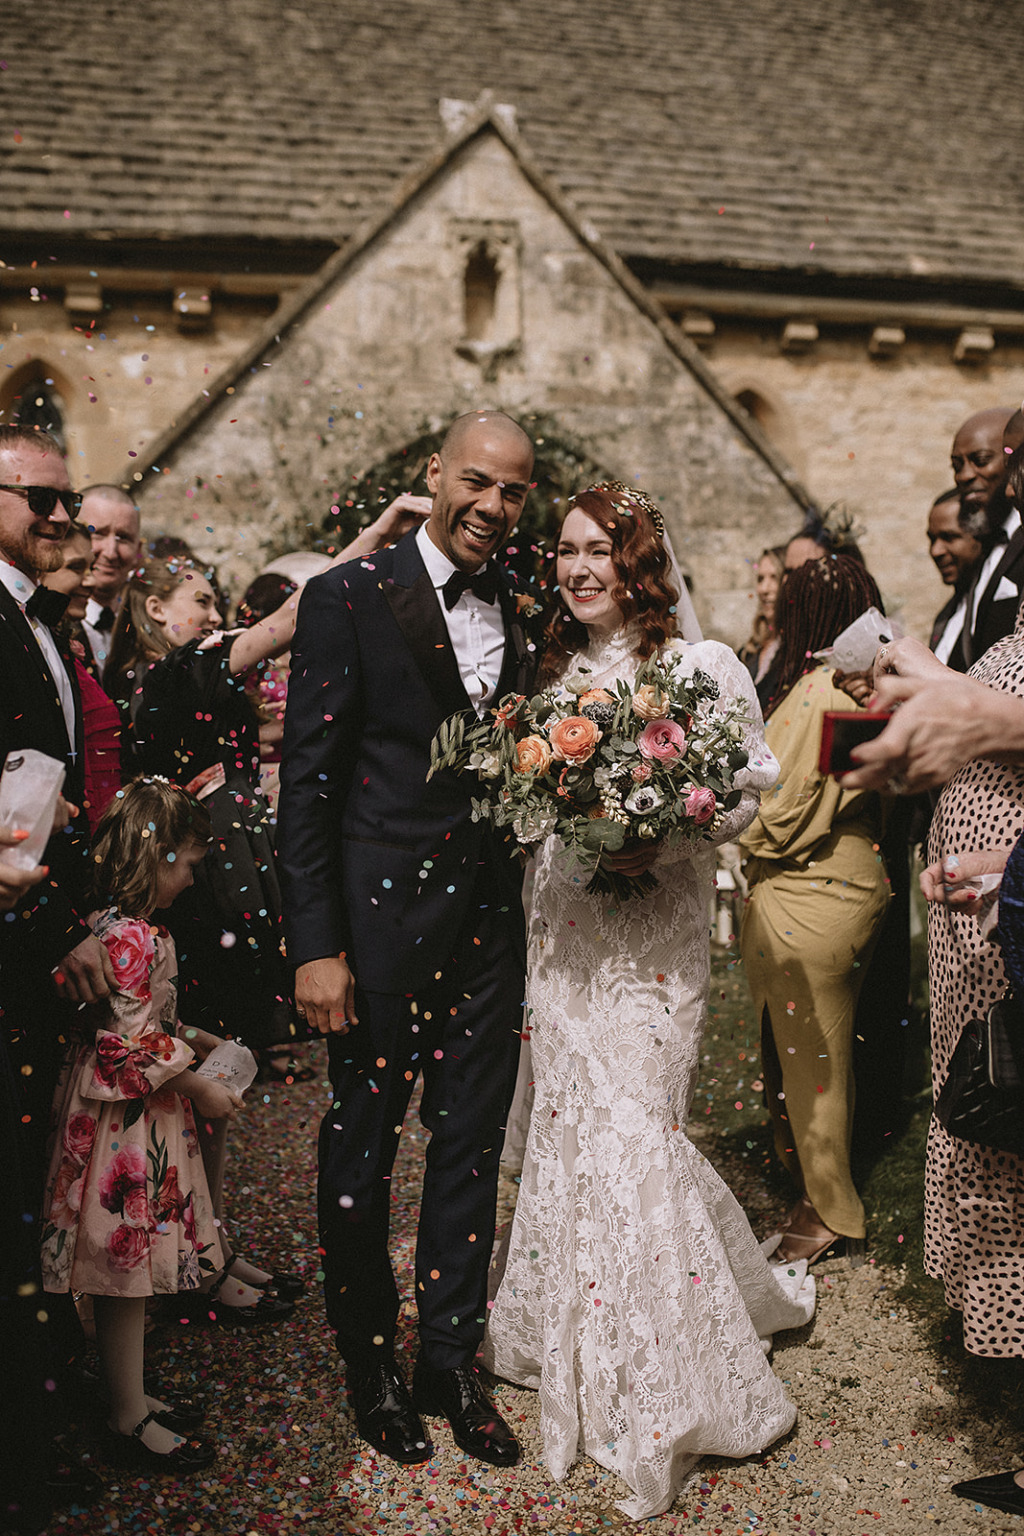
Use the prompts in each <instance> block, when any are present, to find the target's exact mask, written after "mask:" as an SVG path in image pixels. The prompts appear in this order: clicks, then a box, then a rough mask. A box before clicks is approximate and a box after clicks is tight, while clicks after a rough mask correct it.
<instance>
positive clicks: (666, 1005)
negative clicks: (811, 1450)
mask: <svg viewBox="0 0 1024 1536" xmlns="http://www.w3.org/2000/svg"><path fill="white" fill-rule="evenodd" d="M557 559H558V566H557V572H558V584H559V591H560V599H561V602H560V608H559V611H558V613H557V614H556V616H555V618H554V620H553V621H552V623H551V624H550V625H549V628H548V649H547V651H546V654H545V662H544V668H543V671H542V676H541V683H542V684H544V685H551V684H553V683H554V682H556V681H557V679H558V678H560V677H561V678H569V677H572V678H573V680H574V686H575V683H576V680H578V679H581V678H582V677H586V679H587V683H588V685H589V686H591V687H593V688H602V687H609V686H610V685H613V684H614V683H615V682H616V681H618V680H619V679H625V680H626V681H628V682H630V683H631V682H632V681H633V679H634V677H635V675H636V672H637V669H638V667H639V666H640V664H641V662H642V661H644V660H646V659H647V658H648V657H650V656H651V655H652V654H654V653H655V652H656V651H657V652H665V651H678V652H681V653H682V656H683V658H684V659H683V665H684V667H685V668H686V669H687V670H689V671H691V672H692V671H693V670H695V669H697V668H700V669H701V670H702V671H703V672H704V673H707V674H711V675H712V676H713V677H714V679H715V680H716V681H717V683H718V685H719V688H720V690H721V694H722V695H723V696H725V697H727V698H730V699H739V700H741V701H742V702H743V703H744V705H746V707H747V709H748V712H749V717H750V724H749V727H748V728H747V732H746V741H745V743H744V745H745V746H746V748H747V751H748V753H749V766H748V767H747V768H746V769H745V770H743V771H742V772H741V774H740V775H739V776H738V779H737V784H738V785H739V786H740V787H742V788H743V795H742V799H741V802H740V804H739V805H738V806H737V807H736V809H735V810H733V811H731V812H729V813H728V814H727V815H725V816H723V817H721V818H720V819H719V820H718V821H717V822H716V823H715V826H714V833H713V836H712V837H711V838H709V839H708V840H707V841H706V842H705V843H703V844H701V845H700V846H699V847H698V848H696V849H694V848H692V847H690V846H678V847H671V848H666V847H659V846H658V845H654V847H653V848H652V847H651V846H650V845H648V844H642V845H640V847H639V848H638V849H636V848H635V849H630V848H629V847H628V845H627V848H626V849H624V850H623V851H622V852H621V853H619V854H616V855H613V856H611V858H610V860H609V862H610V863H612V864H613V865H614V866H615V867H616V868H618V869H620V870H621V871H623V872H624V873H627V874H640V873H642V872H643V871H644V870H645V869H648V868H650V869H652V870H653V872H654V874H655V875H656V877H657V879H658V882H659V883H658V886H657V889H656V890H654V891H652V892H651V893H650V894H649V895H647V896H645V897H643V898H634V899H633V900H631V901H626V902H623V903H622V904H621V905H619V904H617V903H616V902H615V901H614V900H613V899H612V898H610V897H608V896H600V895H590V894H588V893H587V891H586V889H585V884H584V881H585V877H583V879H582V880H581V879H579V878H576V877H574V876H572V875H570V874H567V873H566V872H565V870H564V868H563V866H562V864H561V863H560V861H559V860H558V858H557V857H556V849H557V844H556V841H555V839H554V838H550V839H549V840H548V842H547V843H546V844H545V845H544V847H543V849H542V851H541V853H540V856H539V860H538V868H537V877H536V886H535V891H534V900H533V911H532V916H531V923H530V950H529V956H530V958H529V981H528V989H527V990H528V996H527V1001H528V1006H529V1010H530V1020H529V1023H530V1029H531V1034H532V1045H533V1066H534V1077H535V1085H536V1087H535V1095H536V1096H535V1100H534V1107H533V1115H532V1119H531V1122H530V1133H529V1140H528V1143H527V1148H526V1156H525V1164H524V1168H523V1174H522V1184H521V1188H520V1194H519V1202H518V1205H517V1207H516V1213H515V1220H514V1224H513V1228H512V1234H511V1241H510V1244H509V1254H510V1257H509V1262H508V1267H507V1269H506V1272H505V1275H504V1279H503V1281H502V1284H501V1287H500V1289H499V1291H498V1295H497V1298H496V1300H495V1303H494V1307H493V1310H492V1312H491V1316H490V1321H489V1323H488V1327H487V1335H486V1338H485V1341H484V1353H483V1360H484V1364H485V1365H487V1366H488V1368H489V1369H490V1370H491V1371H493V1372H494V1374H495V1375H497V1376H501V1377H504V1378H506V1379H507V1380H509V1381H513V1382H517V1383H519V1384H520V1385H522V1386H528V1387H533V1388H537V1389H539V1391H540V1406H541V1430H542V1434H543V1438H544V1458H545V1461H546V1463H547V1466H548V1469H549V1470H550V1472H551V1473H552V1475H553V1476H554V1477H556V1478H561V1477H564V1475H565V1473H566V1472H567V1470H568V1468H569V1467H570V1465H571V1464H572V1462H573V1461H574V1460H575V1458H576V1455H577V1453H578V1452H579V1451H583V1452H585V1453H586V1454H587V1455H588V1456H590V1457H591V1458H592V1459H593V1460H594V1461H596V1462H599V1463H600V1464H601V1465H602V1466H604V1467H607V1468H609V1469H610V1470H611V1471H613V1472H615V1473H617V1475H618V1476H619V1477H620V1478H621V1479H622V1480H623V1481H624V1482H625V1483H627V1484H628V1486H629V1487H630V1489H631V1490H632V1493H633V1497H632V1499H630V1500H628V1501H624V1502H623V1503H622V1504H620V1505H619V1508H621V1509H622V1510H623V1511H624V1512H625V1513H626V1514H627V1515H629V1516H631V1517H632V1518H633V1519H641V1518H643V1517H645V1516H648V1515H654V1514H658V1513H660V1512H661V1511H662V1510H664V1509H667V1508H668V1506H669V1505H670V1504H671V1503H672V1501H673V1499H674V1498H675V1496H676V1494H677V1492H678V1491H679V1488H680V1486H681V1484H682V1483H683V1481H684V1479H685V1478H686V1476H687V1474H688V1473H689V1471H690V1469H691V1468H692V1467H693V1465H694V1463H695V1462H696V1461H697V1460H698V1458H699V1457H701V1456H703V1455H709V1454H711V1455H719V1456H735V1457H743V1456H750V1455H755V1454H757V1453H758V1452H760V1451H762V1450H764V1448H765V1447H766V1446H767V1445H769V1444H770V1443H771V1442H772V1441H773V1440H775V1439H776V1438H777V1437H778V1436H779V1435H782V1434H784V1433H785V1432H786V1431H787V1430H788V1429H789V1428H790V1427H791V1425H792V1424H793V1421H794V1419H795V1417H796V1409H795V1408H794V1406H793V1404H792V1403H791V1402H790V1401H789V1400H788V1399H787V1397H786V1395H785V1393H784V1391H783V1389H782V1387H781V1385H780V1383H779V1382H778V1381H777V1380H776V1378H775V1376H774V1375H773V1374H772V1371H771V1369H770V1367H769V1365H768V1362H767V1359H766V1352H767V1349H768V1347H769V1345H768V1341H769V1339H770V1336H771V1334H772V1333H774V1332H775V1331H776V1330H778V1329H781V1328H793V1327H798V1326H799V1325H800V1324H802V1323H805V1322H807V1321H808V1319H809V1318H810V1316H811V1314H812V1311H813V1306H814V1290H813V1281H810V1280H808V1279H805V1274H806V1266H805V1265H803V1264H801V1265H795V1266H792V1268H790V1269H789V1270H783V1269H782V1268H781V1266H780V1267H777V1268H775V1269H773V1268H772V1267H771V1266H770V1265H769V1264H768V1262H767V1260H766V1259H765V1258H764V1256H763V1255H762V1253H761V1250H760V1248H759V1247H758V1245H757V1242H756V1241H755V1239H754V1236H753V1233H752V1232H751V1230H750V1227H749V1226H748V1224H747V1221H746V1218H745V1217H744V1215H743V1212H742V1210H741V1209H740V1207H739V1205H738V1204H737V1202H736V1200H735V1199H734V1198H733V1196H732V1195H731V1194H730V1192H729V1190H728V1189H727V1188H726V1187H725V1185H724V1184H723V1183H722V1181H721V1179H720V1178H719V1177H718V1175H717V1174H716V1173H715V1171H714V1170H713V1169H712V1168H711V1166H710V1164H709V1163H707V1162H706V1161H705V1159H704V1157H703V1156H702V1155H701V1154H700V1152H698V1151H697V1149H696V1148H695V1147H694V1146H693V1144H692V1142H690V1141H689V1140H688V1138H687V1135H686V1123H687V1117H688V1115H689V1112H690V1102H691V1099H692V1097H693V1091H694V1085H695V1082H696V1078H697V1070H698V1061H699V1052H700V1045H701V1039H702V1036H703V1033H704V1025H705V1019H706V1014H707V996H708V985H709V975H710V960H709V946H708V912H709V898H710V894H711V889H712V881H713V876H714V851H713V847H712V844H713V843H717V842H723V841H726V840H727V839H730V838H734V837H735V836H736V835H737V834H738V833H739V832H740V831H741V830H742V829H743V827H745V826H746V825H747V823H748V822H749V821H751V820H752V819H753V817H754V816H755V815H756V813H757V807H758V800H759V796H758V793H757V791H758V790H759V789H760V788H765V787H767V786H769V785H771V784H772V783H774V781H775V778H776V776H777V773H778V768H777V765H776V763H775V760H774V758H773V757H772V756H771V753H770V752H769V751H768V749H767V748H766V746H765V743H764V736H763V726H762V721H761V714H760V711H759V709H758V706H757V702H756V698H755V695H754V691H753V687H752V684H751V681H750V676H749V673H748V672H747V671H746V668H745V667H744V666H743V665H742V663H741V662H739V661H737V659H736V657H735V656H734V655H733V654H732V652H731V651H729V650H728V649H727V648H726V647H725V646H723V645H719V644H717V643H716V642H714V641H700V642H698V643H696V644H686V643H684V641H682V640H680V639H677V638H675V633H676V620H675V605H676V603H677V602H678V603H680V604H682V603H685V602H688V599H686V598H685V595H684V594H682V593H677V592H676V591H675V590H674V589H673V587H672V586H671V585H670V582H671V566H670V556H669V553H668V552H667V550H666V546H665V542H664V529H663V523H662V518H661V513H660V511H659V509H658V508H657V506H655V504H654V503H653V502H652V501H651V500H650V499H649V498H648V497H647V496H646V495H645V494H644V492H642V491H638V490H631V489H629V488H627V487H626V486H623V485H619V484H618V483H616V482H610V483H607V484H603V485H598V486H594V487H592V488H591V489H590V490H587V491H583V492H582V493H581V494H580V495H578V496H577V497H575V498H574V500H573V501H572V502H571V503H570V509H569V512H568V514H567V516H566V518H565V521H564V523H563V525H562V531H561V535H560V538H559V542H558V556H557Z"/></svg>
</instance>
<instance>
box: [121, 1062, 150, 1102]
mask: <svg viewBox="0 0 1024 1536" xmlns="http://www.w3.org/2000/svg"><path fill="white" fill-rule="evenodd" d="M143 1060H144V1062H145V1064H146V1065H147V1066H148V1065H149V1063H150V1060H151V1057H149V1056H144V1057H143ZM120 1088H121V1097H122V1098H124V1099H144V1098H145V1097H146V1094H147V1093H148V1092H149V1083H148V1082H147V1080H146V1079H145V1078H144V1077H143V1075H142V1073H141V1072H140V1071H139V1068H138V1065H137V1063H136V1062H134V1061H126V1062H125V1064H124V1067H123V1069H122V1071H121V1077H120Z"/></svg>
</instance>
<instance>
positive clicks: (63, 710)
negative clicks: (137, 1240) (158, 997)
mask: <svg viewBox="0 0 1024 1536" xmlns="http://www.w3.org/2000/svg"><path fill="white" fill-rule="evenodd" d="M77 510H78V497H77V496H76V495H75V494H74V492H73V491H72V490H71V482H70V481H69V479H68V472H67V468H66V466H65V463H64V459H63V457H62V455H61V452H60V449H59V447H58V445H57V443H56V442H55V441H54V440H53V439H52V438H51V437H49V436H48V435H47V434H46V433H43V432H34V431H32V430H30V429H28V428H23V427H17V426H0V673H2V676H3V680H4V682H3V691H2V696H0V763H2V762H4V761H5V760H6V759H7V757H8V755H9V754H11V753H14V754H17V753H18V752H20V751H23V750H25V749H28V748H34V749H35V750H36V751H39V752H44V753H46V754H47V756H49V757H52V758H56V760H57V761H58V762H60V763H63V765H64V768H65V772H66V780H65V793H66V795H67V797H68V799H69V800H71V801H72V802H74V803H75V804H77V805H81V802H82V798H83V795H82V791H83V777H82V754H83V745H84V744H83V735H82V716H81V703H80V699H79V695H78V685H77V683H76V681H75V673H74V667H73V664H72V661H71V657H70V654H69V653H68V652H67V651H66V650H65V649H64V648H63V646H62V644H61V642H60V641H59V640H58V638H57V636H56V635H55V633H54V632H53V628H52V626H53V625H54V624H55V623H56V622H57V621H58V619H59V618H60V616H61V614H62V612H63V608H64V605H65V603H66V598H62V597H61V595H60V594H59V593H57V592H52V591H49V590H48V589H47V588H45V587H40V586H38V578H39V577H40V576H41V575H43V574H45V573H46V572H48V571H52V570H55V569H57V568H58V567H59V566H60V564H61V561H62V550H61V544H62V541H63V538H64V535H65V533H66V532H67V528H68V525H69V522H70V520H71V518H72V517H73V516H74V515H75V513H76V512H77ZM88 832H89V828H88V826H87V825H86V824H85V817H84V815H79V817H78V818H77V819H76V820H75V821H72V823H71V826H70V827H67V828H65V829H64V830H62V831H58V832H56V833H54V834H53V835H52V836H51V837H50V840H49V842H48V844H47V847H46V852H45V854H44V856H43V862H44V863H45V864H46V865H47V866H48V869H47V872H46V874H45V875H44V877H43V879H42V880H41V882H40V884H38V885H37V886H35V887H33V889H32V890H30V891H28V892H27V893H26V894H25V895H24V896H22V897H21V898H20V899H19V900H17V901H16V902H15V904H14V906H13V907H12V909H11V911H10V913H9V914H8V920H5V921H3V922H0V1014H2V1024H0V1028H2V1030H3V1037H2V1039H0V1071H3V1073H4V1079H5V1081H4V1088H5V1090H7V1091H5V1092H4V1094H3V1103H4V1123H3V1126H2V1136H3V1144H4V1166H5V1176H6V1177H7V1178H8V1180H9V1181H13V1184H12V1188H13V1190H14V1194H11V1192H10V1190H8V1198H7V1200H6V1201H5V1205H4V1218H3V1225H4V1226H6V1223H7V1222H10V1223H11V1227H12V1230H10V1231H8V1230H3V1231H0V1246H2V1250H3V1254H4V1260H3V1264H2V1265H0V1316H2V1318H3V1321H4V1326H5V1338H6V1341H7V1345H8V1346H9V1349H10V1351H11V1369H12V1371H13V1372H14V1376H13V1377H12V1380H14V1379H15V1377H16V1378H17V1380H18V1382H19V1388H20V1391H19V1393H15V1394H14V1395H13V1396H12V1395H11V1394H10V1393H8V1394H7V1397H8V1398H9V1399H10V1401H9V1403H7V1404H5V1408H4V1412H3V1413H2V1414H0V1425H2V1429H3V1433H2V1439H3V1444H4V1447H5V1449H6V1450H7V1451H8V1452H9V1453H10V1456H11V1461H10V1465H11V1467H12V1468H14V1469H16V1471H17V1473H18V1477H19V1479H20V1480H21V1481H22V1482H24V1489H23V1490H22V1489H21V1488H19V1494H21V1495H23V1496H24V1497H25V1499H26V1500H29V1501H32V1502H34V1501H35V1500H36V1497H37V1495H38V1497H39V1498H42V1499H44V1500H45V1497H46V1496H47V1493H48V1492H49V1493H50V1494H53V1495H54V1496H59V1494H60V1491H61V1486H62V1488H63V1493H64V1494H65V1495H69V1496H78V1497H82V1496H83V1493H84V1494H88V1492H89V1491H90V1480H89V1479H88V1478H85V1474H83V1473H82V1472H81V1470H80V1469H79V1470H77V1471H72V1472H71V1473H70V1474H68V1476H67V1477H66V1478H65V1479H64V1481H63V1483H62V1484H61V1478H60V1477H59V1476H58V1474H57V1472H56V1468H55V1467H54V1466H53V1465H52V1457H53V1453H54V1445H53V1441H52V1430H47V1431H46V1432H45V1433H44V1434H43V1436H42V1438H41V1436H40V1432H39V1426H40V1425H41V1424H42V1425H44V1426H45V1425H47V1424H49V1419H48V1418H47V1411H48V1407H49V1408H50V1409H52V1410H53V1411H54V1412H55V1413H56V1414H57V1416H58V1421H59V1418H60V1414H61V1411H62V1403H61V1397H62V1387H63V1377H62V1372H61V1370H60V1367H61V1366H62V1365H63V1364H64V1363H65V1361H66V1359H67V1357H68V1355H69V1354H70V1353H71V1352H73V1351H74V1349H75V1348H76V1347H77V1346H79V1344H80V1343H81V1329H80V1325H79V1324H78V1322H77V1318H76V1315H75V1311H74V1304H73V1299H72V1297H71V1296H70V1295H67V1296H50V1297H48V1298H47V1305H46V1309H45V1324H44V1336H43V1337H42V1338H40V1337H38V1329H39V1323H40V1319H41V1318H43V1314H42V1313H41V1312H40V1308H39V1305H38V1291H36V1292H33V1291H32V1289H31V1287H32V1286H33V1285H36V1286H39V1284H40V1282H39V1276H38V1271H37V1266H36V1257H37V1254H38V1238H37V1233H38V1228H37V1227H36V1225H35V1223H36V1222H37V1221H38V1217H39V1211H40V1208H41V1202H42V1192H43V1184H44V1181H45V1177H46V1134H47V1129H48V1123H49V1115H50V1107H51V1103H52V1099H53V1092H54V1087H55V1085H56V1079H57V1073H58V1070H59V1068H60V1064H61V1061H62V1058H63V1054H64V1048H65V1045H66V1043H67V1040H68V1039H69V1038H70V1037H71V1035H72V1031H73V1029H74V1027H75V1023H76V1005H77V1004H79V1003H91V1002H94V1001H96V1000H97V999H99V998H101V997H105V996H107V995H108V994H109V992H110V990H111V988H112V986H113V984H114V981H115V977H114V973H113V969H112V967H111V964H110V960H109V957H108V956H107V953H106V951H105V949H104V948H103V946H102V944H100V942H99V940H98V939H97V938H96V937H95V936H94V935H93V934H92V933H91V932H90V930H89V928H88V927H87V925H86V923H85V921H84V918H85V883H86V876H87V872H88V862H87V856H88ZM33 1234H36V1241H35V1242H34V1243H31V1252H27V1251H26V1243H27V1240H29V1239H31V1238H32V1236H33ZM8 1408H11V1409H12V1410H13V1415H12V1414H9V1413H8V1411H7V1410H8ZM26 1426H27V1428H26ZM47 1435H49V1436H50V1438H49V1439H47ZM40 1462H41V1466H38V1465H37V1464H38V1463H40ZM68 1478H70V1481H69V1480H68ZM83 1478H85V1480H84V1481H83ZM92 1481H95V1480H92ZM36 1482H38V1483H39V1487H38V1488H37V1487H35V1483H36ZM92 1491H93V1492H94V1491H95V1488H93V1489H92Z"/></svg>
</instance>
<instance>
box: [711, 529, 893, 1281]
mask: <svg viewBox="0 0 1024 1536" xmlns="http://www.w3.org/2000/svg"><path fill="white" fill-rule="evenodd" d="M870 607H876V608H880V607H881V599H880V597H879V593H878V588H877V586H876V585H875V583H874V581H873V579H872V578H871V576H870V575H869V574H868V572H867V570H866V569H865V567H864V565H863V564H862V563H861V562H860V561H859V560H856V559H854V558H852V557H851V556H849V555H826V556H825V557H824V558H823V559H820V560H809V561H808V562H807V563H806V564H805V565H802V566H799V567H798V568H797V569H796V570H790V571H788V572H787V573H786V576H785V577H784V579H783V583H782V586H781V589H780V591H779V605H778V615H779V629H780V632H781V636H782V639H781V645H780V650H779V674H778V682H777V685H776V692H775V695H774V697H773V698H772V699H771V700H770V702H769V704H768V708H767V710H766V712H765V713H766V718H767V726H766V732H765V734H766V737H767V741H768V745H769V746H770V748H771V750H772V751H773V752H774V754H775V756H776V757H777V758H778V760H779V766H780V769H781V773H780V776H779V781H778V783H777V784H776V785H775V787H774V789H773V790H772V791H771V792H770V793H769V794H767V795H766V796H765V797H764V801H763V803H762V805H761V811H760V815H759V816H758V817H757V820H756V821H754V822H753V823H752V825H751V826H749V827H748V828H747V830H746V832H745V833H744V834H743V837H742V838H741V840H740V842H741V846H742V848H743V850H744V853H745V855H746V863H745V866H744V867H745V872H746V875H747V879H748V881H749V883H750V898H749V901H748V904H747V909H746V912H745V914H744V919H743V930H742V936H741V947H742V953H743V964H744V968H745V970H746V973H747V981H748V983H749V985H750V990H751V993H752V995H753V998H754V1004H755V1007H756V1008H757V1010H758V1013H759V1014H760V1017H761V1028H762V1057H763V1064H764V1079H765V1085H766V1087H767V1090H768V1106H769V1109H770V1111H771V1116H772V1121H773V1124H774V1128H775V1149H776V1152H777V1153H778V1156H779V1158H780V1160H781V1161H782V1163H783V1164H784V1166H785V1167H786V1168H787V1169H788V1170H789V1172H790V1174H791V1175H792V1177H793V1180H794V1182H795V1184H796V1186H797V1189H798V1190H799V1194H800V1198H799V1199H798V1201H797V1203H796V1205H795V1206H794V1207H793V1209H792V1210H791V1211H790V1213H789V1216H788V1218H787V1220H786V1223H785V1226H784V1229H783V1233H782V1241H781V1244H780V1246H779V1248H778V1249H777V1250H776V1256H777V1257H778V1258H780V1259H781V1260H782V1261H783V1262H787V1261H791V1260H796V1259H806V1261H807V1262H808V1263H809V1264H813V1263H814V1262H815V1260H816V1259H819V1258H821V1257H822V1255H824V1254H825V1253H827V1252H829V1250H831V1249H833V1248H834V1247H836V1246H837V1245H838V1244H839V1242H840V1241H841V1240H843V1239H845V1240H846V1242H847V1245H848V1246H850V1245H852V1244H857V1245H859V1244H861V1243H862V1241H863V1238H864V1207H863V1205H862V1204H861V1201H860V1196H859V1195H858V1194H857V1191H856V1189H855V1188H854V1185H853V1178H852V1176H851V1173H850V1140H851V1135H852V1127H853V1107H854V1084H853V1035H854V1017H855V1014H856V1010H857V998H858V995H859V992H860V987H861V982H862V980H863V977H864V973H865V971H866V969H867V964H868V961H869V960H870V958H871V953H872V950H873V949H874V946H875V942H876V940H877V938H878V934H879V931H880V929H881V927H882V923H883V921H884V919H885V915H886V910H887V907H888V904H889V881H888V877H887V874H886V869H885V865H884V863H883V861H882V857H881V854H880V851H879V841H880V838H881V835H882V808H881V802H880V800H879V797H878V795H877V794H874V793H871V792H866V791H863V790H848V789H842V788H840V786H839V784H838V783H837V782H836V780H835V779H834V778H831V777H829V776H827V775H825V774H822V773H821V772H820V770H819V768H818V752H819V745H820V742H821V726H822V719H823V717H824V714H825V711H826V710H849V708H850V702H851V701H850V699H849V697H848V696H847V695H846V694H845V693H841V692H840V691H839V689H838V688H837V687H836V686H835V683H834V682H833V679H832V673H831V672H830V671H829V669H828V668H827V667H825V666H823V665H822V664H821V663H820V662H818V661H817V660H815V657H814V652H815V651H820V650H823V649H824V648H825V647H826V646H829V645H831V643H832V641H833V640H834V639H835V638H836V636H837V635H838V634H840V633H841V632H842V631H843V630H844V629H845V628H846V627H847V626H848V625H849V624H852V623H853V621H854V619H856V618H858V617H859V615H860V614H862V613H863V612H865V610H866V609H868V608H870Z"/></svg>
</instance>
